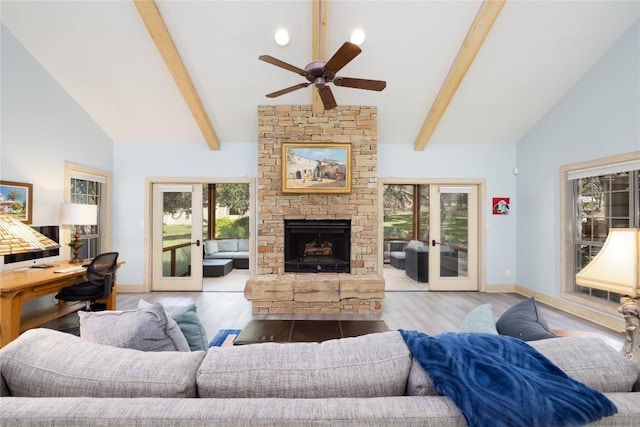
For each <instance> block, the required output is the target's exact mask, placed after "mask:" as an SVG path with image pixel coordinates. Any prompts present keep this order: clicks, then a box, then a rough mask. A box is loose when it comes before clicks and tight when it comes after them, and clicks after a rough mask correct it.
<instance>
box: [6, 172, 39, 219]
mask: <svg viewBox="0 0 640 427" xmlns="http://www.w3.org/2000/svg"><path fill="white" fill-rule="evenodd" d="M0 209H2V210H3V211H4V213H6V214H7V215H10V216H12V217H14V218H15V219H17V220H19V221H22V222H24V223H25V224H31V221H32V219H33V185H32V184H26V183H24V182H13V181H0Z"/></svg>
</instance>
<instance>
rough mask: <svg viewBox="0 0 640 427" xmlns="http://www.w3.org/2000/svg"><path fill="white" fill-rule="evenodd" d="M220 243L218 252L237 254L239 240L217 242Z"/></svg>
mask: <svg viewBox="0 0 640 427" xmlns="http://www.w3.org/2000/svg"><path fill="white" fill-rule="evenodd" d="M216 242H217V243H218V252H237V251H238V239H223V240H216Z"/></svg>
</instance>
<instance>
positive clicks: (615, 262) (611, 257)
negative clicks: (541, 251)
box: [576, 228, 640, 365]
mask: <svg viewBox="0 0 640 427" xmlns="http://www.w3.org/2000/svg"><path fill="white" fill-rule="evenodd" d="M639 260H640V229H638V228H612V229H610V230H609V235H608V236H607V240H606V241H605V242H604V246H603V247H602V249H600V252H598V254H597V255H596V256H595V257H594V258H593V260H591V262H590V263H589V264H588V265H587V266H586V267H585V268H583V269H582V270H581V271H580V272H579V273H578V274H576V283H577V284H578V285H580V286H584V287H587V288H594V289H601V290H603V291H610V292H615V293H617V294H620V307H618V311H619V312H620V313H622V315H623V316H624V321H625V343H624V346H623V348H622V351H621V353H622V354H623V356H624V357H626V358H627V359H631V360H633V361H634V362H636V363H637V364H638V365H640V298H638V297H639V296H640V273H639V271H638V265H639V264H640V262H639Z"/></svg>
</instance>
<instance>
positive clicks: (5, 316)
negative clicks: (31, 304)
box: [0, 292, 24, 347]
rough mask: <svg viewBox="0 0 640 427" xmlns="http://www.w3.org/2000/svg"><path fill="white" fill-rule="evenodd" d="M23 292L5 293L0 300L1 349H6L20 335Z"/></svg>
mask: <svg viewBox="0 0 640 427" xmlns="http://www.w3.org/2000/svg"><path fill="white" fill-rule="evenodd" d="M23 296H24V294H23V293H22V292H15V293H5V294H3V295H2V298H0V333H1V335H0V347H4V346H5V345H7V344H9V343H10V342H11V341H13V340H15V339H16V338H18V336H19V335H20V317H21V316H22V303H23V300H24V298H23Z"/></svg>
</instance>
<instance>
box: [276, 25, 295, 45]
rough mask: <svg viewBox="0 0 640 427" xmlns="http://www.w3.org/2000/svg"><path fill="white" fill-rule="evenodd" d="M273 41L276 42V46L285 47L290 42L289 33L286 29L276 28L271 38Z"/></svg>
mask: <svg viewBox="0 0 640 427" xmlns="http://www.w3.org/2000/svg"><path fill="white" fill-rule="evenodd" d="M273 39H274V40H275V41H276V44H277V45H278V46H282V47H285V46H287V45H288V44H289V41H290V40H291V39H290V37H289V31H287V29H286V28H278V29H277V30H276V33H275V34H274V36H273Z"/></svg>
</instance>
